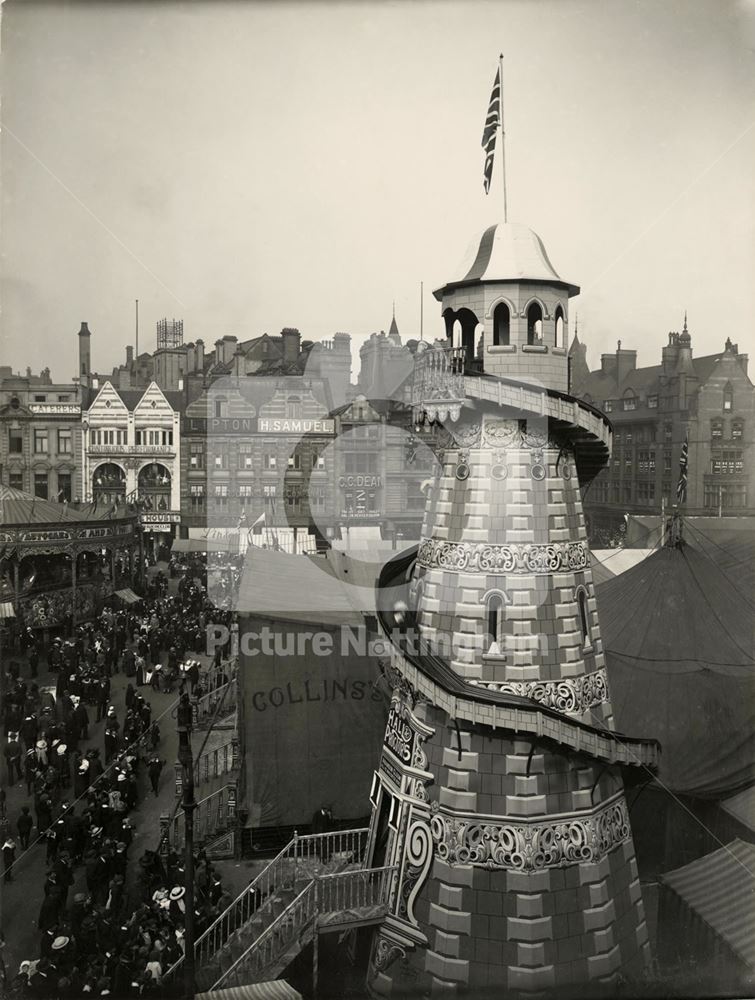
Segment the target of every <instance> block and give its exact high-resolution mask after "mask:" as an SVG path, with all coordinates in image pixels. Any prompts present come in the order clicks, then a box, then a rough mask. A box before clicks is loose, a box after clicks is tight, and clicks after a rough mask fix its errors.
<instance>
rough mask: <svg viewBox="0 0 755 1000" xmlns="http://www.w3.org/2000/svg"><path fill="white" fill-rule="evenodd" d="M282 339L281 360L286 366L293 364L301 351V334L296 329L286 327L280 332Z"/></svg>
mask: <svg viewBox="0 0 755 1000" xmlns="http://www.w3.org/2000/svg"><path fill="white" fill-rule="evenodd" d="M281 338H282V339H283V360H284V361H285V362H286V363H287V364H294V363H295V362H296V361H297V360H298V358H299V353H300V351H301V334H300V333H299V331H298V330H297V329H296V327H290V326H287V327H285V329H283V330H281Z"/></svg>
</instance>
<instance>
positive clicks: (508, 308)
mask: <svg viewBox="0 0 755 1000" xmlns="http://www.w3.org/2000/svg"><path fill="white" fill-rule="evenodd" d="M433 294H434V295H435V298H436V299H437V300H438V301H439V302H440V303H441V310H442V313H443V319H444V322H445V326H446V337H447V338H449V339H450V340H452V341H453V345H454V346H456V347H460V348H464V353H465V366H466V367H467V369H468V370H475V371H480V372H484V373H485V374H490V375H499V376H505V377H508V378H515V379H519V380H521V381H523V382H538V383H542V384H544V385H546V386H548V388H552V389H559V390H562V391H565V390H566V388H567V381H568V370H567V369H568V361H567V351H568V333H567V328H568V312H569V299H570V298H571V297H573V296H575V295H578V294H579V287H578V286H577V285H574V284H572V283H571V282H568V281H565V280H564V279H563V278H562V277H561V276H560V275H559V273H558V272H557V271H556V269H555V268H554V266H553V264H552V263H551V261H550V258H549V257H548V253H547V251H546V249H545V246H544V245H543V241H542V240H541V239H540V237H539V236H538V235H537V233H535V232H533V231H532V230H531V229H529V228H528V227H527V226H524V225H521V224H518V223H513V222H504V223H498V224H496V225H493V226H488V228H487V229H486V230H485V231H484V232H483V233H482V234H481V235H479V236H478V237H476V238H475V239H474V240H473V241H472V243H471V244H470V246H469V249H468V251H467V253H466V255H465V257H464V259H463V261H462V262H461V264H460V265H459V267H458V268H457V270H456V272H455V277H454V278H453V279H452V280H451V281H448V282H447V283H446V284H445V285H443V286H442V287H441V288H439V289H437V290H436V291H435V292H434V293H433Z"/></svg>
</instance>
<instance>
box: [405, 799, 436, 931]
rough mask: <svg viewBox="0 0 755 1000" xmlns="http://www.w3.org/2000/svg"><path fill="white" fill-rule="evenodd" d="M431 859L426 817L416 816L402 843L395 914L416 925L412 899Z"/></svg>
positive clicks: (430, 835)
mask: <svg viewBox="0 0 755 1000" xmlns="http://www.w3.org/2000/svg"><path fill="white" fill-rule="evenodd" d="M432 860H433V837H432V834H431V832H430V825H429V823H428V822H427V820H426V819H424V818H423V819H420V818H417V819H416V820H415V821H414V822H412V823H411V825H410V826H409V828H408V830H407V834H406V842H405V845H404V861H405V866H404V877H403V880H402V883H401V895H400V897H399V900H398V913H397V916H399V917H402V918H404V919H405V920H408V921H409V923H411V924H414V926H415V927H418V926H419V924H418V923H417V918H416V917H415V916H414V901H415V900H416V898H417V896H418V894H419V892H420V890H421V889H422V886H423V885H424V883H425V880H426V879H427V875H428V872H429V871H430V865H431V863H432Z"/></svg>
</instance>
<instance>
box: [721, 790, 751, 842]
mask: <svg viewBox="0 0 755 1000" xmlns="http://www.w3.org/2000/svg"><path fill="white" fill-rule="evenodd" d="M721 808H722V809H723V810H724V811H725V812H727V813H729V815H730V816H733V817H734V818H735V819H738V820H739V822H740V823H742V824H744V826H746V827H747V829H748V830H750V831H751V832H752V833H755V785H750V787H749V788H745V790H744V791H743V792H739V793H738V794H737V795H732V796H730V798H728V799H724V800H723V802H721Z"/></svg>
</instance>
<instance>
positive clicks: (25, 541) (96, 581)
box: [0, 486, 142, 641]
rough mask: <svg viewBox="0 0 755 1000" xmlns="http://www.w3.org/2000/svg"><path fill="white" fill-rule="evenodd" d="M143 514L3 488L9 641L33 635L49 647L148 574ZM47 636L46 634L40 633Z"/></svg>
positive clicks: (1, 582) (2, 561)
mask: <svg viewBox="0 0 755 1000" xmlns="http://www.w3.org/2000/svg"><path fill="white" fill-rule="evenodd" d="M138 520H139V519H138V514H137V513H136V512H127V509H126V508H123V507H122V508H115V509H114V508H112V507H107V506H103V505H94V504H88V505H86V506H84V507H82V508H80V509H74V508H73V507H72V506H69V505H67V504H64V503H54V502H53V501H50V500H43V499H42V498H40V497H34V496H31V495H30V494H28V493H23V492H22V491H21V490H16V489H13V488H11V487H9V486H0V616H2V621H3V623H4V625H5V626H6V641H7V640H10V641H13V639H14V638H15V637H17V636H18V635H19V634H20V632H21V631H23V630H26V629H32V630H33V631H34V632H35V633H37V634H39V638H40V639H42V640H43V641H44V640H46V638H47V634H48V633H49V632H50V631H53V632H62V631H65V630H67V629H70V628H72V627H73V626H75V625H76V624H77V623H79V622H82V621H87V620H89V619H92V618H94V617H96V616H97V615H98V614H99V613H100V611H101V610H102V607H103V605H104V602H105V601H106V600H107V599H108V598H110V597H111V595H113V594H117V593H119V592H123V593H124V594H126V596H128V595H127V593H126V592H128V591H130V588H131V587H132V586H133V585H134V583H135V582H136V580H137V579H138V577H139V574H140V573H141V571H142V560H141V559H140V544H141V542H140V532H139V530H138ZM40 633H41V634H40Z"/></svg>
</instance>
